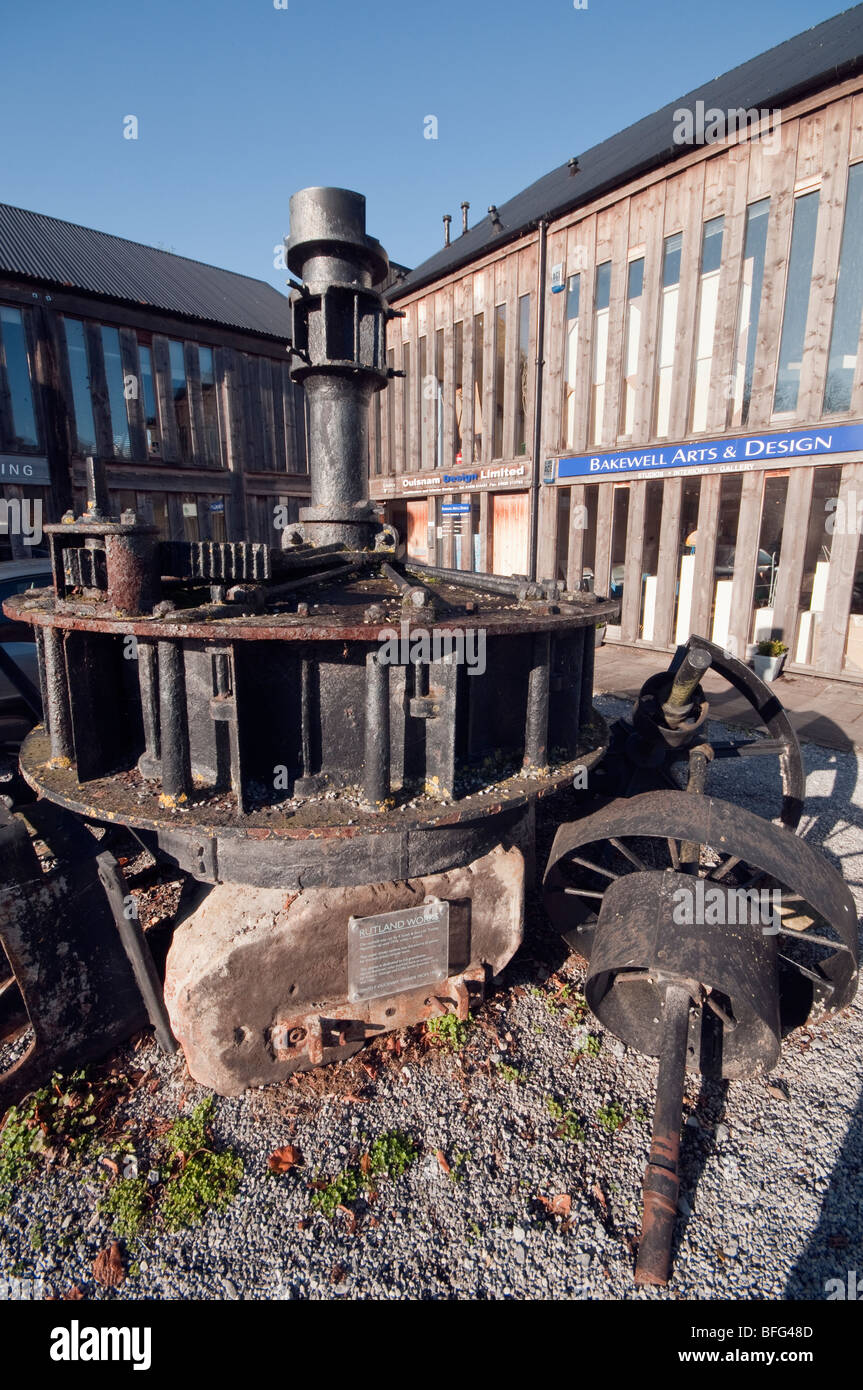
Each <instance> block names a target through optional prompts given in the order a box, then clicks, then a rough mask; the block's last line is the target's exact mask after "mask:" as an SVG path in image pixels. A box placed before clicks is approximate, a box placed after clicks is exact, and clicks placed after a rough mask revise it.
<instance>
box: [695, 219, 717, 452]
mask: <svg viewBox="0 0 863 1390" xmlns="http://www.w3.org/2000/svg"><path fill="white" fill-rule="evenodd" d="M724 230H725V218H724V217H714V218H712V219H711V221H710V222H705V224H704V231H703V233H702V237H701V284H700V285H699V289H698V319H697V327H696V330H695V376H694V379H693V383H692V418H691V420H690V423H689V428H690V430H691V431H692V433H693V434H699V433H700V432H701V431H703V430H706V429H707V405H708V398H709V394H710V369H711V366H712V364H713V338H714V334H715V331H716V311H717V309H718V307H719V268H720V264H721V261H722V236H723V232H724Z"/></svg>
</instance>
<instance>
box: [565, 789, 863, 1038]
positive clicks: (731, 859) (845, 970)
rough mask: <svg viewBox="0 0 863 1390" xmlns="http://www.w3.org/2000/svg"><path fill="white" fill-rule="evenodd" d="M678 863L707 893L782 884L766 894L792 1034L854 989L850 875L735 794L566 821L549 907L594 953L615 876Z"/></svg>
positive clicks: (674, 797)
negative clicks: (734, 799) (774, 917)
mask: <svg viewBox="0 0 863 1390" xmlns="http://www.w3.org/2000/svg"><path fill="white" fill-rule="evenodd" d="M688 846H692V847H693V848H692V849H687V847H688ZM687 854H692V856H693V859H692V862H690V863H687ZM669 868H670V869H674V870H678V871H680V870H682V871H683V872H688V873H690V874H692V875H693V877H695V878H698V879H701V880H703V883H704V898H703V901H705V902H707V901H708V891H707V890H708V889H709V888H710V887H711V886H719V885H722V886H724V887H725V888H735V889H741V890H743V891H744V892H746V893H751V892H755V893H758V894H759V895H761V894H768V895H773V894H774V893H778V898H776V897H774V896H769V897H767V898H766V899H765V898H763V897H761V898H760V899H759V900H760V902H761V903H762V904H763V903H767V904H768V905H769V907H770V909H771V911H772V910H773V908H774V906H776V905H777V904H778V926H777V925H776V924H775V922H774V923H772V924H771V926H770V930H771V932H775V933H776V934H777V935H778V947H779V963H780V988H781V996H782V997H781V1015H782V1030H783V1033H785V1032H789V1031H790V1030H791V1029H793V1028H795V1027H798V1026H799V1025H800V1024H801V1023H803V1022H805V1020H806V1018H807V1017H808V1016H809V1015H810V1013H812V1012H813V1011H815V1012H818V1013H821V1012H827V1011H833V1010H836V1009H839V1008H842V1007H843V1006H844V1005H845V1004H847V1003H848V1002H849V1001H850V1000H851V999H852V998H853V996H854V993H855V990H856V986H857V965H858V940H857V914H856V910H855V907H854V901H853V899H852V897H851V894H850V892H849V890H848V888H847V886H846V884H845V882H844V881H843V879H842V878H841V876H840V875H839V874H838V873H837V872H836V870H835V869H833V867H832V866H831V865H830V864H828V863H827V861H826V860H825V859H824V858H822V856H821V855H820V854H818V853H817V852H816V851H815V850H814V849H812V847H811V846H810V845H808V844H807V843H806V842H805V841H803V840H800V839H798V838H797V836H796V835H793V834H791V833H790V832H789V831H788V830H787V829H784V828H783V827H782V826H776V825H774V824H772V823H771V822H770V821H765V820H763V819H762V818H761V817H760V816H756V815H754V814H753V813H752V812H751V811H746V810H743V809H741V808H740V807H737V806H733V805H731V804H730V803H729V802H726V801H720V800H715V799H713V798H711V797H707V796H704V797H701V796H693V795H691V794H689V793H687V792H682V791H660V792H648V793H645V794H643V795H640V796H635V797H632V798H630V799H627V800H620V801H614V802H611V803H610V804H609V805H607V806H605V807H604V808H603V809H602V810H601V811H598V812H597V813H596V814H595V815H593V816H587V817H585V818H584V819H583V820H579V821H575V822H572V823H571V824H568V825H563V826H561V827H560V829H559V830H558V832H557V835H556V836H555V839H554V844H553V845H552V849H551V854H550V856H549V862H548V867H547V869H546V872H545V878H544V882H543V892H544V902H545V908H546V911H547V912H548V915H549V917H550V919H551V921H552V922H553V923H554V925H555V926H556V927H557V929H558V930H559V931H560V932H561V934H562V935H563V937H564V938H565V939H566V941H567V942H568V944H569V945H570V946H571V947H572V949H573V950H574V951H575V952H576V953H577V954H578V955H580V956H582V957H584V958H585V959H588V958H589V956H590V951H591V946H592V942H593V935H594V931H595V928H596V923H597V920H598V918H599V914H600V911H601V910H602V904H603V899H604V897H605V894H606V892H607V891H608V889H609V887H610V885H611V884H612V883H615V882H616V881H618V880H619V879H620V878H622V877H623V876H625V875H627V874H631V873H634V872H638V873H644V872H645V871H656V872H663V871H665V870H666V869H669ZM748 901H752V900H751V899H749V900H748ZM751 930H753V931H759V930H762V927H760V926H758V925H753V926H752V927H751Z"/></svg>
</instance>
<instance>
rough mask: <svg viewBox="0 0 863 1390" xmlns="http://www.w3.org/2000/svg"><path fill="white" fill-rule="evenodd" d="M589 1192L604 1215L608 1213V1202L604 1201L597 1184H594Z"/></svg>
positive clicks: (603, 1195)
mask: <svg viewBox="0 0 863 1390" xmlns="http://www.w3.org/2000/svg"><path fill="white" fill-rule="evenodd" d="M590 1190H591V1192H592V1193H593V1195H594V1197H595V1198H596V1200H597V1201H598V1202H599V1205H600V1206H601V1207H602V1211H603V1215H604V1214H605V1213H606V1212H607V1211H608V1202H607V1201H606V1200H605V1193H604V1192H603V1190H602V1188H601V1187H600V1185H599V1183H598V1182H595V1183H594V1184H593V1187H592V1188H591V1189H590Z"/></svg>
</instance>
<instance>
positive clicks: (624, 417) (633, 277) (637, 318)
mask: <svg viewBox="0 0 863 1390" xmlns="http://www.w3.org/2000/svg"><path fill="white" fill-rule="evenodd" d="M643 295H644V257H640V258H639V259H638V260H636V261H630V262H629V266H628V268H627V272H626V338H625V345H624V352H623V396H622V399H621V402H620V430H621V433H622V434H624V435H627V436H629V435H631V434H632V431H633V429H634V426H635V398H636V392H637V390H638V350H639V347H640V345H641V306H642V297H643Z"/></svg>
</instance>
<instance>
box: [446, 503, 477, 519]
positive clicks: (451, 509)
mask: <svg viewBox="0 0 863 1390" xmlns="http://www.w3.org/2000/svg"><path fill="white" fill-rule="evenodd" d="M440 509H441V514H442V515H443V516H453V515H454V514H456V513H458V514H462V515H463V514H464V513H466V512H469V511H470V510H471V505H470V502H442V503H441V508H440Z"/></svg>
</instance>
